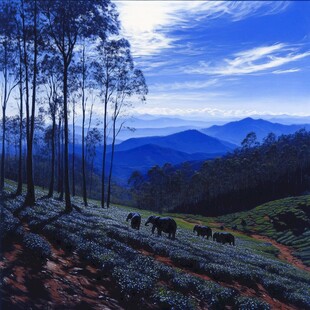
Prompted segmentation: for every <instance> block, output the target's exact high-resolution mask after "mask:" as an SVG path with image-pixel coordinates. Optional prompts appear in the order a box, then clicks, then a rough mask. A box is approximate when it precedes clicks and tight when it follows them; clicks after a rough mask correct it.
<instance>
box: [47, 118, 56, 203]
mask: <svg viewBox="0 0 310 310" xmlns="http://www.w3.org/2000/svg"><path fill="white" fill-rule="evenodd" d="M55 128H56V116H55V115H53V125H52V163H51V180H50V184H49V189H48V195H47V197H52V196H53V193H54V179H55Z"/></svg>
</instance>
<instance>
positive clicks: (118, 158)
mask: <svg viewBox="0 0 310 310" xmlns="http://www.w3.org/2000/svg"><path fill="white" fill-rule="evenodd" d="M221 155H222V154H221V153H218V154H217V153H212V154H206V153H194V154H188V153H185V152H180V151H176V150H173V149H171V148H165V147H160V146H158V145H154V144H145V145H141V146H138V147H136V148H133V149H129V150H125V151H116V152H115V155H114V168H113V169H114V175H115V177H116V178H117V179H119V181H120V180H122V181H123V182H124V181H125V182H126V181H127V179H128V178H129V177H130V175H131V173H132V172H133V171H134V170H139V171H140V172H147V170H148V169H150V168H151V167H153V166H155V165H159V166H163V165H164V164H165V163H170V164H172V165H176V164H181V163H183V162H189V161H190V162H193V161H202V160H206V159H211V158H215V157H217V156H221ZM98 159H99V162H98V165H100V164H101V156H99V157H98ZM110 159H111V153H108V154H107V161H108V162H110Z"/></svg>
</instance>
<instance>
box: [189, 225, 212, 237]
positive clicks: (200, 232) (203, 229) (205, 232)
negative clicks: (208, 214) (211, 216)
mask: <svg viewBox="0 0 310 310" xmlns="http://www.w3.org/2000/svg"><path fill="white" fill-rule="evenodd" d="M193 232H197V236H202V237H204V236H207V239H208V240H209V237H211V238H212V229H211V228H210V227H208V226H201V225H195V226H194V229H193Z"/></svg>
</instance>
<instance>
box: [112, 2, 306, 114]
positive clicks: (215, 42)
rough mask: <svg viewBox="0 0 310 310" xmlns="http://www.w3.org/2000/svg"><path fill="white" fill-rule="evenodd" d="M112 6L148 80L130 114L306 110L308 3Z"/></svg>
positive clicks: (176, 3)
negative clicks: (146, 89) (143, 99)
mask: <svg viewBox="0 0 310 310" xmlns="http://www.w3.org/2000/svg"><path fill="white" fill-rule="evenodd" d="M116 4H117V6H118V8H119V12H120V20H121V22H122V25H123V30H122V32H123V35H124V36H125V37H126V38H128V39H129V41H130V42H131V46H132V51H133V55H134V58H135V62H136V65H137V66H138V67H140V68H141V69H143V71H144V74H145V77H146V80H147V83H148V86H149V95H148V97H147V104H146V105H143V106H141V105H140V106H139V105H137V110H136V111H137V113H141V114H144V113H148V114H159V115H180V116H186V117H194V118H209V117H210V118H212V117H220V118H221V117H227V118H233V117H243V116H249V115H265V114H269V115H280V114H289V115H300V116H302V115H310V2H308V1H294V2H288V1H239V2H234V1H168V0H167V1H116Z"/></svg>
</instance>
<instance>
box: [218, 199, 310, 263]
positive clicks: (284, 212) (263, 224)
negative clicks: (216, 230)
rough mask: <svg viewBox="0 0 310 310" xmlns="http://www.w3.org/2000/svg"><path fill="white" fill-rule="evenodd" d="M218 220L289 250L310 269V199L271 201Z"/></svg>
mask: <svg viewBox="0 0 310 310" xmlns="http://www.w3.org/2000/svg"><path fill="white" fill-rule="evenodd" d="M218 220H219V221H220V222H222V223H224V225H225V226H227V227H229V226H230V227H232V226H234V225H237V226H238V227H239V228H240V229H241V230H243V231H245V232H246V233H248V234H259V235H264V236H267V237H269V238H272V239H275V240H276V241H277V242H279V243H280V244H283V245H286V246H290V247H292V249H293V255H294V256H296V257H298V258H300V259H301V260H302V261H303V262H304V263H305V264H306V265H307V266H310V239H309V235H310V231H309V227H310V196H309V195H304V196H299V197H289V198H284V199H279V200H274V201H270V202H267V203H265V204H262V205H260V206H258V207H256V208H254V209H252V210H250V211H246V212H239V213H232V214H228V215H224V216H221V217H219V218H218ZM242 220H244V225H243V227H242V225H240V224H241V221H242Z"/></svg>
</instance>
